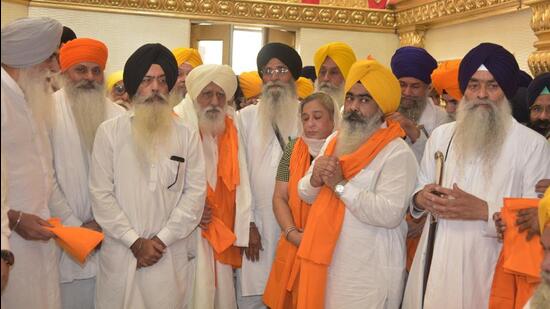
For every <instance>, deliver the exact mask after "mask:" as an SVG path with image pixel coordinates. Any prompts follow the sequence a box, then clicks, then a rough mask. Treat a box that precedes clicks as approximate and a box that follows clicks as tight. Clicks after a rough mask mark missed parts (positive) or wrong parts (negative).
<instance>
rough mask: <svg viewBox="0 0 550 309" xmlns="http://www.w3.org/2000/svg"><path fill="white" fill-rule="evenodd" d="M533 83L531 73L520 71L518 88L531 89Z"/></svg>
mask: <svg viewBox="0 0 550 309" xmlns="http://www.w3.org/2000/svg"><path fill="white" fill-rule="evenodd" d="M532 81H533V78H532V77H531V75H529V73H527V72H525V71H523V70H519V77H518V87H524V88H527V87H529V84H530V83H531V82H532Z"/></svg>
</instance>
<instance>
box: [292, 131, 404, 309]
mask: <svg viewBox="0 0 550 309" xmlns="http://www.w3.org/2000/svg"><path fill="white" fill-rule="evenodd" d="M387 124H388V127H387V128H384V129H379V130H378V131H376V132H375V133H374V134H373V135H372V136H371V137H370V138H369V139H368V140H367V142H365V143H364V144H363V145H362V146H361V147H359V149H357V150H356V151H355V152H353V153H351V154H347V155H343V156H341V157H340V158H339V159H340V163H341V166H342V172H343V174H344V179H348V180H349V179H351V178H353V177H354V176H355V175H356V174H357V173H359V172H360V171H361V170H362V169H363V168H364V167H365V166H367V165H368V164H369V163H370V162H371V161H372V160H373V159H374V158H375V157H376V156H377V155H378V153H379V152H380V151H381V150H382V149H384V147H385V146H386V145H387V144H389V143H390V142H391V141H393V140H394V139H396V138H399V137H402V136H404V135H405V132H404V131H403V129H402V128H401V127H400V126H399V124H398V123H397V122H394V121H387ZM337 138H338V136H336V138H334V139H333V140H332V141H330V143H329V144H328V146H327V149H326V150H325V155H331V154H332V153H333V152H334V148H335V145H336V140H337ZM344 213H345V205H344V203H342V201H340V199H339V198H338V196H337V195H336V194H335V193H334V192H333V191H332V189H331V188H329V187H327V186H323V187H322V188H321V191H320V192H319V195H318V196H317V199H316V200H315V202H314V203H313V205H312V206H311V209H310V211H309V217H308V223H307V226H306V229H305V231H304V235H303V237H302V242H301V244H300V248H299V249H298V256H299V257H300V264H301V266H300V279H299V280H300V281H299V293H298V308H302V309H305V308H307V309H319V308H324V305H325V288H326V284H327V272H328V267H329V265H330V263H331V260H332V254H333V252H334V247H335V246H336V242H337V241H338V237H339V235H340V230H341V228H342V224H343V221H344Z"/></svg>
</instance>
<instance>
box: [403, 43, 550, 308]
mask: <svg viewBox="0 0 550 309" xmlns="http://www.w3.org/2000/svg"><path fill="white" fill-rule="evenodd" d="M518 76H519V68H518V64H517V62H516V60H515V58H514V56H513V55H512V54H511V53H510V52H508V51H507V50H506V49H504V48H503V47H502V46H499V45H496V44H491V43H483V44H480V45H478V46H477V47H475V48H474V49H472V50H471V51H470V52H468V54H466V56H465V57H464V58H462V61H461V63H460V67H459V77H458V79H459V85H460V89H461V91H462V92H463V94H464V96H463V98H462V101H461V102H460V104H459V106H458V110H457V117H456V122H452V123H448V124H444V125H441V126H440V127H438V128H437V129H435V130H434V131H433V133H432V135H431V136H430V138H429V139H428V142H427V143H426V149H425V156H424V158H423V160H422V162H421V166H420V172H419V174H418V175H419V176H418V182H417V189H416V193H415V194H414V195H413V197H412V204H413V208H412V211H411V213H412V215H413V217H418V216H421V215H423V214H425V213H428V214H429V215H430V216H436V217H437V218H438V224H437V230H436V232H435V243H434V251H433V257H432V260H431V267H430V269H429V273H428V276H427V280H426V281H425V282H424V265H425V259H426V253H427V250H426V241H427V238H428V233H429V227H428V225H426V226H425V228H424V230H423V232H422V236H421V238H420V243H419V245H418V248H419V249H418V250H419V251H421V252H417V253H416V255H415V258H414V260H413V263H412V267H411V271H410V273H409V278H408V282H407V286H406V288H405V296H404V299H403V308H405V309H410V308H415V309H416V308H425V309H431V308H443V307H446V308H457V309H461V308H464V309H465V308H488V307H489V299H490V296H491V295H492V294H491V287H492V283H493V275H494V274H495V266H496V265H497V260H498V258H499V252H500V251H501V244H500V243H499V241H498V240H497V237H496V235H497V234H496V229H495V223H494V222H493V219H492V218H493V217H494V214H495V213H497V212H498V211H500V209H501V208H502V207H503V198H504V197H517V198H530V197H536V196H537V194H536V192H535V188H536V184H537V182H538V181H539V179H548V178H549V176H550V160H548V158H550V144H549V143H548V142H547V141H546V140H545V139H544V138H543V137H542V136H540V134H537V133H536V132H534V131H533V130H530V129H528V128H527V127H525V126H524V125H522V124H520V123H518V122H517V121H516V120H515V119H514V118H513V117H512V115H511V107H510V103H509V98H512V97H513V96H514V93H515V92H516V89H517V80H518ZM437 151H441V152H442V153H443V154H444V159H445V169H444V172H443V179H442V183H441V185H436V184H435V183H436V180H435V175H436V167H435V166H436V164H434V159H433V157H434V154H435V153H436V152H437ZM525 154H529V155H528V156H526V155H525ZM518 216H519V215H518ZM518 218H519V217H518ZM509 228H512V227H511V226H510V227H509ZM512 250H513V249H512ZM495 278H497V276H496V275H495ZM424 284H425V285H424ZM424 287H425V291H424ZM458 287H460V288H458ZM493 292H494V291H493ZM423 295H424V297H423ZM491 297H494V295H493V296H491ZM491 299H492V300H494V298H491ZM493 305H494V304H493Z"/></svg>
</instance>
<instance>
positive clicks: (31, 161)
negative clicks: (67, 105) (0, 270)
mask: <svg viewBox="0 0 550 309" xmlns="http://www.w3.org/2000/svg"><path fill="white" fill-rule="evenodd" d="M62 31H63V26H62V25H61V24H60V23H59V22H57V21H56V20H53V19H51V18H22V19H18V20H16V21H14V22H12V23H10V24H8V25H7V26H5V27H4V28H2V40H1V41H2V43H1V45H2V91H1V96H2V101H1V102H2V105H1V106H2V112H1V115H2V130H1V131H2V152H3V153H4V155H5V158H6V166H7V167H8V169H7V175H6V176H7V177H6V178H7V188H6V190H7V192H9V195H8V196H7V197H6V199H7V200H6V203H7V205H8V206H9V207H10V208H11V209H10V210H9V211H8V217H9V226H10V228H11V230H12V231H13V232H14V233H11V235H10V239H9V240H10V247H11V250H12V252H13V254H14V255H15V257H16V259H17V261H16V263H15V264H14V265H13V267H12V269H11V271H10V281H9V283H8V285H7V287H6V289H5V290H4V293H3V294H2V308H60V306H61V304H60V296H59V273H58V266H57V255H56V253H57V248H56V246H55V242H54V241H53V239H52V237H53V236H54V234H53V233H52V232H50V231H49V230H47V229H46V227H48V226H50V225H49V224H48V222H47V221H46V220H47V219H49V217H50V210H49V208H48V203H49V202H50V200H55V197H56V194H59V188H58V187H57V186H55V179H54V177H53V175H54V172H53V166H52V161H53V159H52V152H51V147H50V141H49V138H48V130H49V129H50V128H51V126H52V122H53V119H52V108H53V104H54V101H53V96H52V93H51V85H50V84H49V83H48V82H47V81H48V80H49V79H51V76H53V73H55V72H57V71H58V70H59V64H58V62H57V48H58V46H59V42H60V39H61V33H62ZM3 198H4V197H3Z"/></svg>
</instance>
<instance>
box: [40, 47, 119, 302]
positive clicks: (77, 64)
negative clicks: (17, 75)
mask: <svg viewBox="0 0 550 309" xmlns="http://www.w3.org/2000/svg"><path fill="white" fill-rule="evenodd" d="M59 62H60V64H61V78H62V79H63V80H64V82H63V85H64V86H63V88H62V89H61V90H59V91H57V92H56V93H55V95H54V96H55V100H56V104H55V117H56V118H55V122H54V123H55V125H54V127H53V128H52V132H51V145H52V152H53V155H54V158H55V160H53V161H54V169H55V175H56V180H57V183H58V185H59V187H60V189H61V192H62V193H60V196H61V197H62V199H63V201H64V202H63V203H52V204H51V205H50V210H51V213H52V217H59V218H60V219H61V220H62V223H63V225H65V226H79V227H80V226H82V227H85V228H89V229H92V230H96V231H101V227H100V226H99V225H98V224H97V222H96V221H95V218H94V216H93V214H92V208H91V204H92V202H91V200H90V197H89V194H88V174H89V170H88V168H89V166H90V158H91V156H90V155H91V152H92V145H93V142H94V139H95V136H96V131H97V128H98V127H99V125H100V124H101V123H102V122H104V121H105V120H107V119H110V118H114V117H116V116H119V115H122V114H123V113H124V109H123V108H122V107H120V106H118V105H116V104H114V103H113V102H111V101H110V100H109V99H107V98H106V97H105V86H104V74H103V70H104V69H105V64H106V62H107V47H106V46H105V44H103V43H102V42H100V41H98V40H94V39H89V38H78V39H74V40H71V41H69V42H67V43H65V44H64V45H63V47H61V49H60V51H59ZM67 162H71V164H67ZM96 269H97V255H95V256H91V257H90V258H89V259H88V260H87V261H86V262H85V263H84V264H79V263H77V262H75V261H74V259H73V258H71V257H70V255H68V254H67V253H66V252H62V253H61V258H60V259H59V277H60V282H61V284H60V288H61V303H62V307H63V308H94V297H95V282H96Z"/></svg>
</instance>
